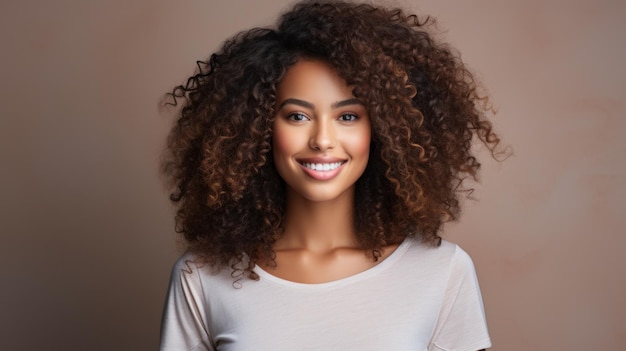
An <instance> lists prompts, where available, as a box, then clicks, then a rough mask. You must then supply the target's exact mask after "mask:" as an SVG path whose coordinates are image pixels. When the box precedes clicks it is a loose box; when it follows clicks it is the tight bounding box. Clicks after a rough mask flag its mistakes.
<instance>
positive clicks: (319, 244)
mask: <svg viewBox="0 0 626 351" xmlns="http://www.w3.org/2000/svg"><path fill="white" fill-rule="evenodd" d="M283 223H284V234H283V236H282V237H281V238H280V239H279V240H278V241H277V242H276V246H275V249H278V250H281V249H307V250H311V251H318V252H322V251H329V250H334V249H337V248H345V247H355V246H358V242H357V238H356V234H355V228H354V191H353V190H350V191H347V192H346V193H344V194H342V195H341V196H339V197H338V198H336V199H333V200H330V201H323V202H318V201H310V200H308V199H305V198H303V197H301V196H300V195H299V194H297V193H295V192H294V191H291V190H288V191H287V209H286V213H285V218H284V222H283Z"/></svg>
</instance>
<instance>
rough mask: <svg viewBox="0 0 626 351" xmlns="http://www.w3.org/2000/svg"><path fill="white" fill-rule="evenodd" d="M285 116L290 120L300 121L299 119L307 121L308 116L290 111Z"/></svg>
mask: <svg viewBox="0 0 626 351" xmlns="http://www.w3.org/2000/svg"><path fill="white" fill-rule="evenodd" d="M287 118H288V119H289V120H290V121H296V122H301V121H308V120H309V117H307V116H306V115H305V114H303V113H292V114H290V115H289V116H287Z"/></svg>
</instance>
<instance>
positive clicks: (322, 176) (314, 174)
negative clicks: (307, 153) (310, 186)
mask: <svg viewBox="0 0 626 351" xmlns="http://www.w3.org/2000/svg"><path fill="white" fill-rule="evenodd" d="M297 161H298V164H299V165H300V168H302V170H303V171H304V173H306V174H307V175H308V176H309V177H311V178H313V179H315V180H330V179H333V178H335V177H336V176H337V175H338V174H339V173H340V172H341V170H342V169H343V166H345V164H346V160H345V159H341V158H336V157H309V158H301V159H298V160H297ZM335 162H342V165H341V166H339V167H337V168H335V169H333V170H328V171H316V170H313V169H310V168H307V167H305V166H304V165H303V163H335Z"/></svg>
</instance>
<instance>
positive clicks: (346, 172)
mask: <svg viewBox="0 0 626 351" xmlns="http://www.w3.org/2000/svg"><path fill="white" fill-rule="evenodd" d="M370 138H371V126H370V119H369V116H368V114H367V111H366V109H365V107H364V106H363V105H362V103H361V102H360V101H359V100H358V99H356V98H355V97H354V95H353V94H352V88H351V87H349V86H347V85H346V82H345V81H344V80H343V79H342V78H341V77H340V76H339V75H338V74H337V72H336V71H335V70H334V69H333V68H332V67H330V66H329V65H327V64H326V63H324V62H321V61H308V60H301V61H299V62H297V63H296V64H295V65H293V66H292V67H291V68H290V69H289V70H288V71H287V73H286V74H285V77H284V78H283V80H282V81H281V82H280V84H279V85H278V91H277V96H276V118H275V121H274V126H273V137H272V142H273V144H272V147H273V154H274V162H275V165H276V169H277V170H278V173H279V174H280V176H281V177H282V178H283V179H284V180H285V182H286V183H287V191H288V193H289V195H290V196H293V195H297V196H299V197H301V198H305V199H307V200H309V201H332V200H334V199H338V198H341V197H344V196H350V197H353V196H354V184H355V182H356V181H357V179H359V177H360V176H361V175H362V174H363V171H364V170H365V167H366V166H367V162H368V158H369V147H370Z"/></svg>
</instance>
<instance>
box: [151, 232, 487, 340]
mask: <svg viewBox="0 0 626 351" xmlns="http://www.w3.org/2000/svg"><path fill="white" fill-rule="evenodd" d="M193 261H194V257H193V256H191V255H189V254H187V255H185V256H183V257H182V258H180V259H179V260H178V262H177V263H176V265H175V266H174V269H173V272H172V278H171V282H170V288H169V292H168V296H167V301H166V304H165V310H164V315H163V324H162V330H161V348H160V349H161V350H162V351H166V350H167V351H182V350H185V351H192V350H193V351H197V350H229V351H231V350H244V351H247V350H262V351H263V350H268V351H281V350H288V351H294V350H298V351H300V350H341V351H346V350H358V351H363V350H394V351H403V350H407V351H408V350H414V351H427V350H428V351H441V350H446V351H476V350H479V349H483V348H488V347H490V346H491V342H490V339H489V335H488V332H487V325H486V321H485V314H484V310H483V303H482V299H481V295H480V289H479V287H478V281H477V279H476V273H475V271H474V265H473V263H472V261H471V259H470V257H469V256H468V255H467V254H466V253H465V251H463V250H462V249H461V248H459V247H458V246H457V245H455V244H452V243H450V242H446V241H443V242H442V244H441V246H439V247H436V248H433V247H428V246H425V245H422V244H421V243H420V242H419V240H418V239H413V238H407V239H406V240H405V241H404V242H403V243H402V244H401V245H400V246H399V247H398V248H397V249H396V250H395V251H394V252H393V253H392V254H391V255H389V256H388V257H387V258H386V259H385V260H384V261H382V262H381V263H379V264H378V265H376V266H374V267H372V268H370V269H368V270H366V271H364V272H361V273H358V274H355V275H352V276H350V277H347V278H343V279H339V280H336V281H332V282H328V283H321V284H301V283H294V282H291V281H287V280H284V279H280V278H278V277H276V276H273V275H271V274H269V273H268V272H266V271H264V270H262V269H261V268H260V267H258V266H257V267H256V268H255V269H254V271H255V272H256V273H257V274H258V275H259V276H260V280H259V281H253V280H250V279H242V280H241V281H239V283H238V285H236V287H235V286H233V282H234V279H233V278H232V277H231V269H229V268H224V269H221V270H218V271H216V270H215V269H212V268H211V267H210V266H207V265H204V266H199V265H196V264H195V263H194V262H193Z"/></svg>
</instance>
